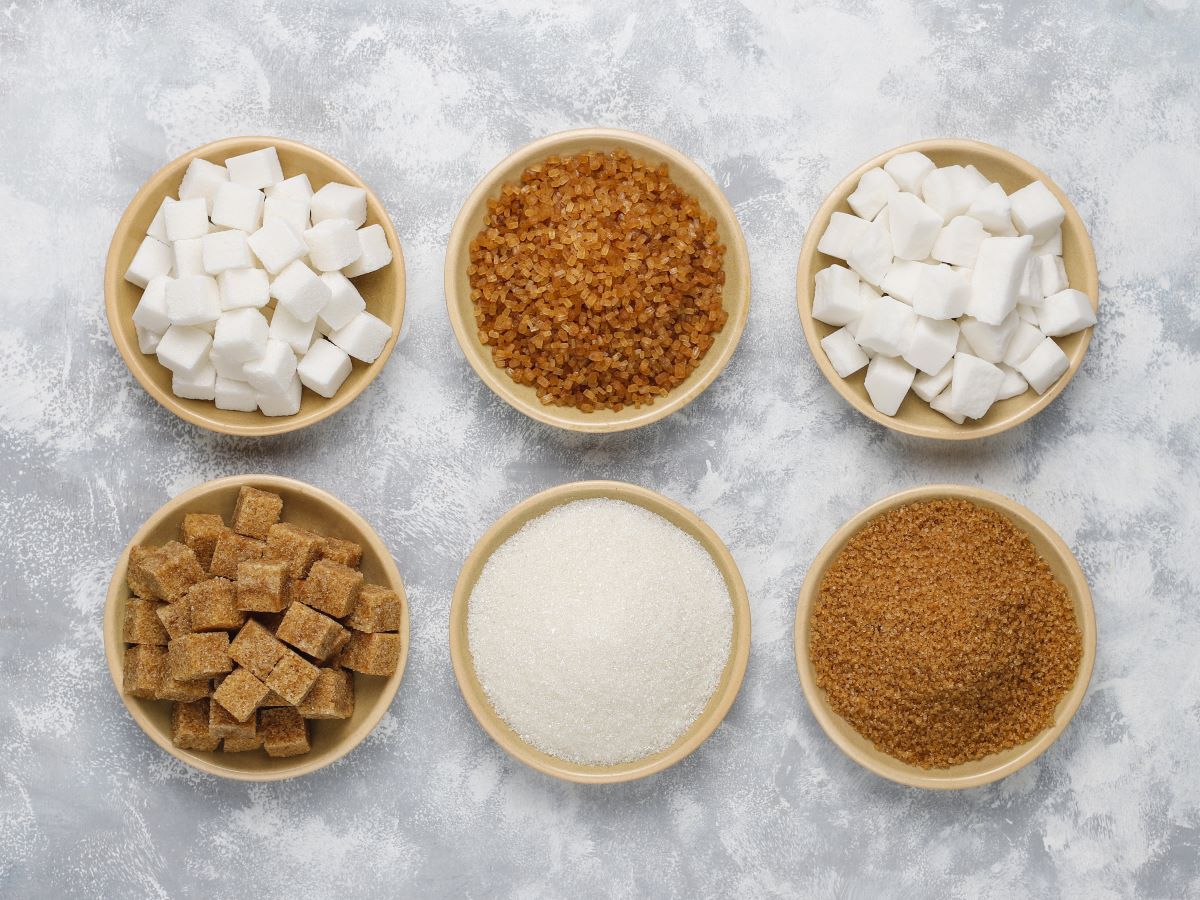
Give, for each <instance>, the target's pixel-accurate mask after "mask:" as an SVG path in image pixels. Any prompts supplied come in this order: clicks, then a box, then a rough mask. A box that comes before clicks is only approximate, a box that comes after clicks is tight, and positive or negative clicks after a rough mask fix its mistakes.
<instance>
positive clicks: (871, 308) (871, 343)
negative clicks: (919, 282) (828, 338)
mask: <svg viewBox="0 0 1200 900" xmlns="http://www.w3.org/2000/svg"><path fill="white" fill-rule="evenodd" d="M916 327H917V314H916V313H914V312H913V311H912V307H910V306H908V305H907V304H904V303H901V302H900V301H899V300H894V299H892V298H891V297H887V296H884V297H880V298H879V299H878V300H875V301H873V302H871V303H868V304H867V308H866V311H864V312H863V315H862V319H861V320H860V321H859V323H858V331H857V333H856V339H857V340H858V344H859V346H860V347H862V348H863V349H864V350H873V351H875V352H876V353H880V354H883V355H884V356H900V355H901V354H903V353H904V351H905V350H907V349H908V346H909V344H910V343H912V336H913V329H914V328H916Z"/></svg>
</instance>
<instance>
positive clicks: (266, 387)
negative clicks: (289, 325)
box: [242, 321, 296, 394]
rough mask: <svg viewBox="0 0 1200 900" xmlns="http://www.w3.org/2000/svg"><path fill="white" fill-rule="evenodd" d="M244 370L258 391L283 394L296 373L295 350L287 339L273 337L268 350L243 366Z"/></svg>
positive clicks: (248, 379) (268, 344)
mask: <svg viewBox="0 0 1200 900" xmlns="http://www.w3.org/2000/svg"><path fill="white" fill-rule="evenodd" d="M271 324H272V325H274V322H273V321H272V323H271ZM242 371H243V372H244V373H245V376H246V380H247V381H248V382H250V384H251V385H253V387H254V389H255V390H256V391H262V392H263V393H267V394H281V393H283V392H285V391H286V390H287V387H288V385H289V384H291V383H292V377H293V376H294V375H295V374H296V354H295V351H293V350H292V348H291V346H290V345H288V344H287V343H286V342H285V341H281V340H277V339H275V338H271V339H270V340H268V341H267V349H266V352H265V353H263V355H262V356H261V357H259V358H258V359H255V360H251V361H250V362H248V363H246V364H245V365H244V366H242Z"/></svg>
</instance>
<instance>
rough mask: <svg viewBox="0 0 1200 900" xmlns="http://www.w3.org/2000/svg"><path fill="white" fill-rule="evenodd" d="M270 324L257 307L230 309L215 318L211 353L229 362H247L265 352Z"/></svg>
mask: <svg viewBox="0 0 1200 900" xmlns="http://www.w3.org/2000/svg"><path fill="white" fill-rule="evenodd" d="M269 330H270V326H269V325H267V320H266V319H265V318H264V317H263V314H262V313H260V312H259V311H258V310H257V309H231V310H230V311H229V312H227V313H224V314H222V316H221V318H219V319H218V320H217V327H216V330H215V331H214V332H213V353H216V354H217V355H218V356H220V357H221V358H222V359H226V360H229V361H230V362H240V363H245V362H249V361H250V360H252V359H258V358H259V357H261V356H262V355H263V354H264V353H266V352H267V333H268V331H269Z"/></svg>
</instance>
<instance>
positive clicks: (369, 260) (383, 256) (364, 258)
mask: <svg viewBox="0 0 1200 900" xmlns="http://www.w3.org/2000/svg"><path fill="white" fill-rule="evenodd" d="M355 234H357V235H358V245H359V248H360V249H361V250H362V255H360V256H359V257H358V259H356V260H355V261H354V262H352V263H350V265H348V266H346V267H345V268H344V269H342V274H343V275H345V276H346V277H347V278H357V277H358V276H359V275H367V274H369V273H371V272H375V271H377V270H379V269H382V268H383V267H384V266H386V265H388V264H389V263H390V262H391V261H392V248H391V247H390V246H389V245H388V239H387V234H386V233H384V230H383V226H382V225H379V224H375V225H368V226H367V227H366V228H360V229H358V231H356V232H355Z"/></svg>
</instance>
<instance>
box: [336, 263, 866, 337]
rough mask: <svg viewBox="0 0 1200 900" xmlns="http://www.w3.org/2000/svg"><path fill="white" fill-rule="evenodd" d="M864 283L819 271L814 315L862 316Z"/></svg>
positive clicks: (838, 269)
mask: <svg viewBox="0 0 1200 900" xmlns="http://www.w3.org/2000/svg"><path fill="white" fill-rule="evenodd" d="M860 283H861V282H860V281H859V280H858V276H857V275H855V274H854V273H853V272H851V271H850V270H849V269H847V268H845V267H844V266H839V265H836V264H835V265H832V266H827V267H826V268H824V269H822V270H821V271H819V272H818V273H817V275H816V278H815V279H814V284H815V290H814V292H813V311H812V314H813V318H814V319H816V320H817V321H818V322H824V323H825V324H826V325H847V324H849V323H850V322H853V321H855V320H856V319H858V318H859V316H861V315H862V314H863V310H864V309H865V308H866V301H865V300H864V298H863V296H862V293H861V292H860V291H859V287H858V286H859V284H860ZM337 327H339V328H340V327H341V326H340V325H339V326H337Z"/></svg>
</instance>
